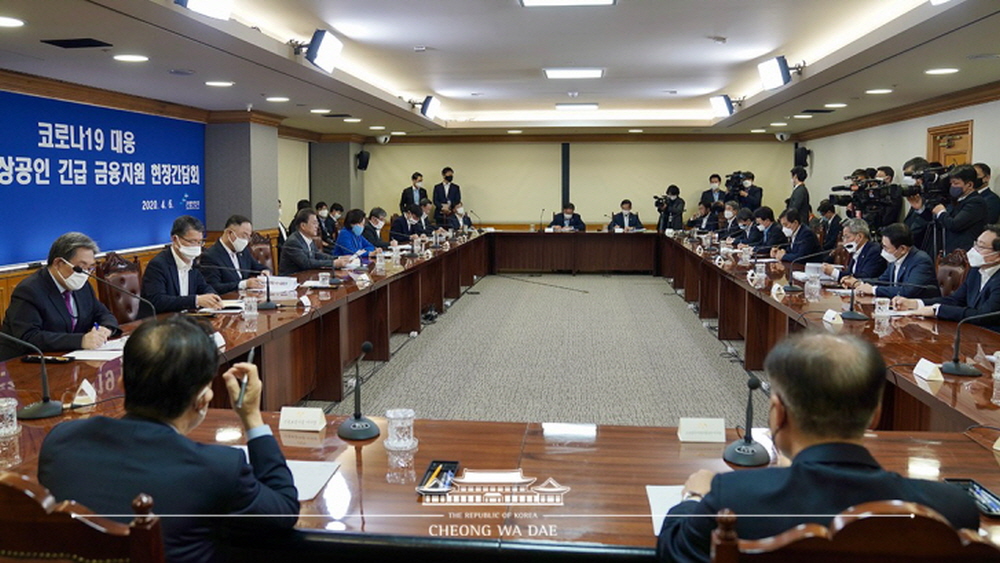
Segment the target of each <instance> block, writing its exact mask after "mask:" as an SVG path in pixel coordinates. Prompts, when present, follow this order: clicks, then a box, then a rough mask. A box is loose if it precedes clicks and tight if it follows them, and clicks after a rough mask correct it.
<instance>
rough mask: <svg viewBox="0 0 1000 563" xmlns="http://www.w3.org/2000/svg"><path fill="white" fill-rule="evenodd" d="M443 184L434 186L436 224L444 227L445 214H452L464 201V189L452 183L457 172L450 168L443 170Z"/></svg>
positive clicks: (446, 167)
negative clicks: (457, 205) (459, 203)
mask: <svg viewBox="0 0 1000 563" xmlns="http://www.w3.org/2000/svg"><path fill="white" fill-rule="evenodd" d="M441 177H442V178H443V179H444V181H443V182H441V183H440V184H438V185H436V186H434V209H435V211H434V223H435V224H437V225H444V218H445V214H450V213H451V212H452V210H453V209H454V208H455V204H457V203H458V202H460V201H462V188H460V187H459V186H458V184H454V183H452V180H454V179H455V171H454V170H452V169H451V167H450V166H445V167H444V169H442V170H441Z"/></svg>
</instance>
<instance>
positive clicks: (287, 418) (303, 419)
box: [278, 407, 326, 432]
mask: <svg viewBox="0 0 1000 563" xmlns="http://www.w3.org/2000/svg"><path fill="white" fill-rule="evenodd" d="M324 428H326V415H324V414H323V409H321V408H315V407H281V420H280V421H279V422H278V430H305V431H308V432H319V431H320V430H323V429H324Z"/></svg>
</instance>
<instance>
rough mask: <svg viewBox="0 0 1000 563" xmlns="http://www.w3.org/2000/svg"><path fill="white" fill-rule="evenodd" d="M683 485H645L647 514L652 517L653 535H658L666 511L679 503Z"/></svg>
mask: <svg viewBox="0 0 1000 563" xmlns="http://www.w3.org/2000/svg"><path fill="white" fill-rule="evenodd" d="M683 491H684V486H683V485H646V497H647V498H648V499H649V514H650V516H652V518H653V535H654V536H658V535H660V529H661V528H663V521H664V520H665V519H666V517H667V511H668V510H670V509H671V508H673V507H674V506H676V505H678V504H680V502H681V496H682V492H683Z"/></svg>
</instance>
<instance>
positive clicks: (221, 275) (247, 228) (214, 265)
mask: <svg viewBox="0 0 1000 563" xmlns="http://www.w3.org/2000/svg"><path fill="white" fill-rule="evenodd" d="M252 234H253V224H252V223H250V219H247V218H246V217H244V216H242V215H233V216H232V217H230V218H229V219H227V220H226V227H225V230H224V231H223V232H222V236H221V237H219V240H218V241H217V242H216V243H215V244H213V245H212V247H211V248H209V249H208V250H206V251H205V253H204V254H202V255H201V260H200V264H199V265H198V270H200V271H201V274H202V275H203V276H205V281H207V282H208V285H210V286H212V288H213V289H215V292H216V293H218V294H223V293H229V292H230V291H236V290H238V289H262V288H263V287H264V282H262V281H261V280H259V279H257V278H256V277H253V276H257V275H260V274H264V275H267V274H269V272H268V271H267V267H265V266H264V265H263V264H261V263H260V262H258V261H257V260H255V259H254V257H253V255H252V254H250V249H249V248H247V246H248V245H249V244H250V236H251V235H252ZM240 270H243V271H240Z"/></svg>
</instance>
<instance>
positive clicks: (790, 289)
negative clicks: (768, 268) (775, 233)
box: [784, 243, 830, 293]
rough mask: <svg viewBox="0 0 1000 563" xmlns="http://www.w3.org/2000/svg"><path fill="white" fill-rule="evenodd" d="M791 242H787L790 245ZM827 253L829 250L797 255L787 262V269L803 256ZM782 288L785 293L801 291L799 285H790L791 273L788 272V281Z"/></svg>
mask: <svg viewBox="0 0 1000 563" xmlns="http://www.w3.org/2000/svg"><path fill="white" fill-rule="evenodd" d="M791 244H792V243H788V245H789V246H791ZM829 253H830V251H829V250H820V251H819V252H813V253H812V254H806V255H804V256H799V257H798V258H796V259H795V260H792V261H791V262H789V263H788V266H789V270H791V266H793V265H794V264H795V263H796V262H798V261H799V260H802V259H803V258H815V257H817V256H822V255H824V254H829ZM784 289H785V293H795V292H798V291H802V288H801V287H799V286H797V285H792V275H791V273H789V275H788V283H787V284H786V285H785V288H784Z"/></svg>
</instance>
